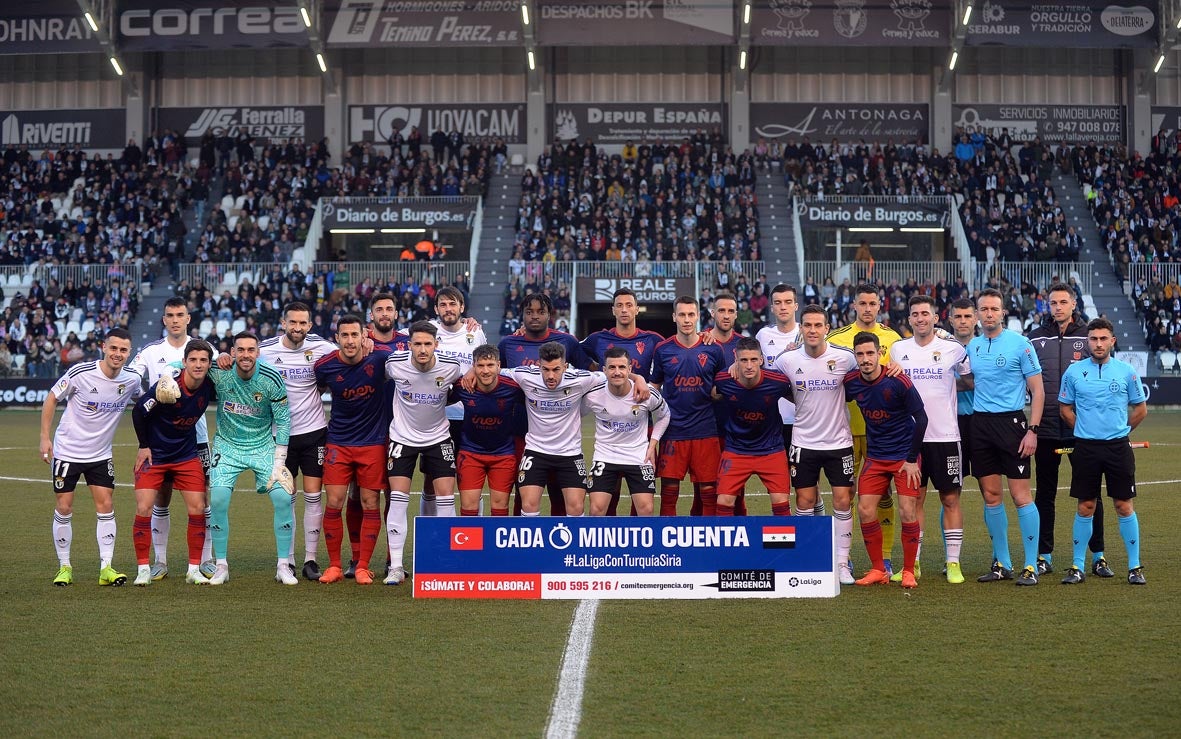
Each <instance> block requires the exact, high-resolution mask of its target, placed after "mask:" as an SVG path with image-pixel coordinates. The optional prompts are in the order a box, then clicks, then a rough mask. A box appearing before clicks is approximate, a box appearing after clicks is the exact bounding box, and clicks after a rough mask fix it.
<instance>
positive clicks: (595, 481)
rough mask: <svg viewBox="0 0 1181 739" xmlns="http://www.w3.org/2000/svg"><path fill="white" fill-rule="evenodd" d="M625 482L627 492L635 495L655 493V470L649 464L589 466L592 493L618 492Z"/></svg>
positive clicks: (611, 463) (596, 464)
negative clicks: (625, 481)
mask: <svg viewBox="0 0 1181 739" xmlns="http://www.w3.org/2000/svg"><path fill="white" fill-rule="evenodd" d="M623 480H627V491H628V492H629V493H631V494H632V495H635V494H636V493H648V494H649V495H652V494H654V493H655V492H656V468H655V467H653V466H652V465H650V464H615V463H614V462H595V463H594V464H593V465H591V471H590V485H589V486H588V488H587V489H588V490H590V492H592V493H610V494H612V495H614V494H616V493H618V492H619V491H620V483H621V482H622V481H623Z"/></svg>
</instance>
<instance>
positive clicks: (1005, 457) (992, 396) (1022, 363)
mask: <svg viewBox="0 0 1181 739" xmlns="http://www.w3.org/2000/svg"><path fill="white" fill-rule="evenodd" d="M976 310H977V312H978V313H979V314H980V328H981V329H982V333H981V334H980V335H979V336H977V337H976V338H974V339H972V340H971V341H970V342H968V356H969V357H970V358H971V362H972V374H973V376H974V377H975V380H976V386H975V393H974V395H973V397H972V411H973V413H972V422H971V423H972V451H971V456H972V474H973V475H975V476H976V478H977V479H979V480H980V491H981V492H982V493H983V494H984V524H985V526H987V527H988V535H989V536H990V537H992V558H993V564H992V571H991V572H987V573H985V574H984V575H982V576H980V577H978V578H976V581H977V582H997V581H999V580H1012V579H1013V562H1012V560H1011V559H1010V558H1009V517H1008V515H1007V514H1006V513H1005V503H1004V499H1003V498H1002V490H1001V475H1004V476H1005V477H1007V478H1009V495H1011V496H1012V497H1013V504H1014V505H1015V506H1017V526H1018V527H1019V528H1020V530H1021V543H1022V544H1023V545H1024V548H1025V567H1024V569H1023V570H1022V571H1021V575H1020V576H1018V577H1017V584H1018V585H1037V567H1036V566H1037V541H1038V530H1039V529H1040V528H1041V523H1040V521H1041V516H1039V515H1038V510H1037V506H1035V505H1034V504H1033V493H1032V492H1031V490H1030V485H1029V473H1030V467H1032V465H1033V459H1031V457H1032V456H1033V453H1034V452H1035V451H1037V429H1038V423H1039V422H1040V421H1041V417H1042V406H1043V405H1044V403H1045V392H1044V390H1043V388H1042V366H1041V364H1040V363H1039V362H1038V359H1037V354H1036V353H1035V352H1034V350H1033V344H1031V343H1029V339H1027V338H1025V336H1023V335H1022V334H1020V333H1018V332H1016V331H1010V330H1009V329H1007V328H1005V325H1004V321H1005V303H1004V298H1003V297H1002V296H1001V293H1000V292H999V291H998V290H994V289H992V288H986V289H984V290H981V291H980V296H979V297H977V298H976ZM1026 391H1028V392H1029V398H1030V403H1029V406H1030V411H1029V416H1030V417H1029V422H1028V423H1026V419H1025V393H1026Z"/></svg>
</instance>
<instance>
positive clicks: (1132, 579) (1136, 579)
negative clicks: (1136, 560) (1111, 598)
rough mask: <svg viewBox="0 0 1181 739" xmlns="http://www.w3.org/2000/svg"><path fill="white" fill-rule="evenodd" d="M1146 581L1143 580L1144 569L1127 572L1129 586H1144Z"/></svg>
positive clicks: (1139, 568)
mask: <svg viewBox="0 0 1181 739" xmlns="http://www.w3.org/2000/svg"><path fill="white" fill-rule="evenodd" d="M1147 582H1148V581H1147V580H1145V579H1144V568H1143V567H1135V568H1133V569H1130V570H1128V584H1129V585H1145V584H1147Z"/></svg>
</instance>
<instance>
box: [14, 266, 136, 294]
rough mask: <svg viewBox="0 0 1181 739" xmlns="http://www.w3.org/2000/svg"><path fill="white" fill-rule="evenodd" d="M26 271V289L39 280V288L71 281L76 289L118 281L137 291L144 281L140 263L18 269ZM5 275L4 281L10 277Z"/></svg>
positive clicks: (63, 284)
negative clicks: (85, 285)
mask: <svg viewBox="0 0 1181 739" xmlns="http://www.w3.org/2000/svg"><path fill="white" fill-rule="evenodd" d="M19 269H21V270H25V271H26V277H25V278H24V282H25V287H26V288H27V287H28V285H29V284H31V283H32V281H33V280H40V281H41V287H48V286H49V281H50V280H57V281H58V283H59V284H61V285H62V286H63V287H64V286H65V284H66V283H67V282H68V281H70V280H73V281H74V285H75V286H76V287H81V286H82V285H84V284H86V283H90V284H92V285H104V286H105V285H110V284H111V283H113V282H114V281H116V280H118V281H119V282H120V283H121V284H123V285H132V286H134V287H135V288H136V289H139V287H140V285H141V284H142V283H143V280H144V267H143V265H142V264H141V263H138V262H130V263H122V264H34V265H31V266H29V267H27V268H26V267H19ZM7 274H8V273H6V275H5V280H6V282H7V280H10V279H11V277H8V276H7Z"/></svg>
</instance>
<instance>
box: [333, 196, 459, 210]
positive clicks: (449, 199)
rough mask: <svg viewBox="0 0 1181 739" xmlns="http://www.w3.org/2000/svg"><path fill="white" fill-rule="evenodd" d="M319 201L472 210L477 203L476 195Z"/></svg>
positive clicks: (344, 198)
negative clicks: (467, 207) (448, 205)
mask: <svg viewBox="0 0 1181 739" xmlns="http://www.w3.org/2000/svg"><path fill="white" fill-rule="evenodd" d="M320 200H321V201H323V202H327V203H332V204H333V205H429V204H431V203H466V204H469V205H471V206H472V207H473V208H474V207H476V205H477V204H478V203H479V200H480V197H479V196H478V195H423V196H421V197H420V196H411V197H401V196H399V195H379V196H370V197H353V196H351V195H343V196H337V197H331V198H320Z"/></svg>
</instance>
